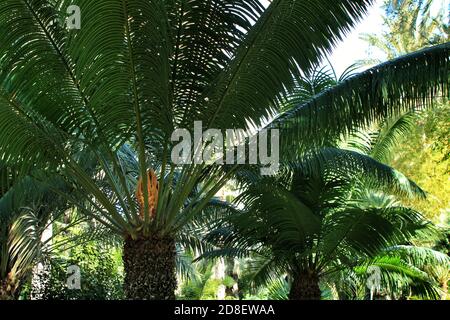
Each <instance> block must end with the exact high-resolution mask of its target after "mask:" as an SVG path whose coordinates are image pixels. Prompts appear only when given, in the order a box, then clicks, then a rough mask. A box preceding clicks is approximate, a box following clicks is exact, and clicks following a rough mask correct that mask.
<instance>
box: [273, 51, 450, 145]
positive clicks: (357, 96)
mask: <svg viewBox="0 0 450 320" xmlns="http://www.w3.org/2000/svg"><path fill="white" fill-rule="evenodd" d="M449 51H450V44H449V43H446V44H443V45H438V46H435V47H432V48H428V49H424V50H421V51H418V52H415V53H412V54H409V55H405V56H403V57H400V58H397V59H395V60H392V61H389V62H385V63H383V64H381V65H378V66H376V67H374V68H371V69H369V70H366V71H364V72H362V73H360V74H358V75H355V76H353V77H351V78H349V79H347V80H345V81H343V82H341V83H340V84H338V85H337V86H335V87H333V88H331V89H329V90H327V91H325V92H322V93H320V94H318V95H317V96H315V97H314V98H312V99H311V100H310V101H308V102H307V103H304V104H301V105H298V106H297V107H295V108H293V109H291V110H290V111H288V112H285V113H283V114H281V115H280V116H279V117H277V118H276V119H275V120H274V121H273V122H271V123H270V124H269V126H268V127H270V128H279V129H280V130H281V132H280V137H281V146H282V150H286V152H287V151H288V150H292V146H293V145H296V146H299V148H300V149H301V150H308V149H311V148H312V147H314V146H321V145H323V144H324V143H325V142H327V141H336V140H337V139H338V138H339V135H341V134H349V133H351V132H352V131H353V130H354V128H355V127H367V126H369V125H370V124H371V123H373V122H374V121H376V120H381V119H384V118H386V117H389V116H392V115H395V114H398V113H399V112H404V111H409V110H412V109H415V108H416V107H417V106H421V107H423V108H425V107H429V106H431V105H433V101H434V100H433V99H434V98H436V97H447V96H448V94H449V92H450V91H449V82H448V78H449V72H448V70H449V61H450V59H449Z"/></svg>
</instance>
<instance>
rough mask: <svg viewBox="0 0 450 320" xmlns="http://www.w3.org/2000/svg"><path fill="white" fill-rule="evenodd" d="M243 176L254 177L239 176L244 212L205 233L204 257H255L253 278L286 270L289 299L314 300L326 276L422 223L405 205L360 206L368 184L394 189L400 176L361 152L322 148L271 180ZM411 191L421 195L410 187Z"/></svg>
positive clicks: (369, 255) (369, 256)
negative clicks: (208, 244)
mask: <svg viewBox="0 0 450 320" xmlns="http://www.w3.org/2000/svg"><path fill="white" fill-rule="evenodd" d="M244 176H245V177H250V176H251V177H253V179H248V178H247V181H246V182H244V179H243V183H245V184H246V189H245V191H244V192H243V193H242V194H241V195H240V196H239V197H238V198H237V204H239V205H242V206H243V207H244V208H245V209H244V210H243V211H242V212H239V213H236V214H233V215H231V216H229V217H227V218H226V219H224V220H223V226H222V227H221V228H217V229H216V230H213V231H212V232H211V233H210V234H209V235H208V237H207V238H206V240H207V241H210V242H211V243H213V244H215V245H216V246H218V247H220V248H221V249H217V250H214V251H210V252H207V253H205V254H204V255H203V257H204V258H208V257H209V258H211V257H217V256H224V255H225V256H228V255H230V256H235V255H237V256H248V255H250V254H252V255H256V256H257V259H256V262H257V263H256V265H255V267H254V268H255V269H254V270H255V273H254V276H253V277H254V280H255V282H257V283H266V282H267V281H268V280H271V279H277V278H280V277H282V276H283V275H286V274H287V275H288V277H289V279H290V284H291V286H290V293H289V298H290V299H299V300H303V299H320V297H321V290H320V287H319V284H320V282H321V281H324V280H325V279H326V278H328V277H329V276H330V275H332V274H336V273H338V272H340V271H343V270H347V271H348V270H352V269H353V268H354V267H355V266H357V265H360V264H362V261H367V260H369V259H374V258H375V257H377V256H378V255H380V254H381V252H383V250H384V249H385V248H387V247H391V246H395V245H399V244H403V243H407V242H408V241H409V239H410V238H411V237H412V236H413V235H415V234H416V232H417V231H419V230H426V229H427V228H428V227H427V223H426V221H425V220H424V219H423V218H422V216H421V215H420V214H419V213H418V212H416V211H414V210H413V209H411V208H406V207H403V206H401V205H398V204H396V205H392V206H388V207H382V208H380V207H377V206H365V205H363V204H362V203H361V201H360V200H359V199H361V198H362V193H363V192H364V190H366V189H367V186H369V187H370V188H371V189H373V188H376V186H378V190H380V188H381V187H382V188H383V189H385V190H389V189H390V190H391V192H392V191H393V192H395V193H397V192H398V191H395V190H399V189H398V186H399V184H402V181H403V180H402V179H401V180H397V176H396V173H395V171H392V169H390V168H389V167H386V166H384V165H382V164H381V163H379V162H376V161H375V160H372V159H371V158H369V157H366V156H363V155H361V154H357V153H353V152H349V151H344V150H337V149H326V150H323V151H322V152H320V153H318V154H314V155H313V156H311V157H309V158H306V159H304V160H303V161H302V162H301V163H297V164H291V165H290V166H288V167H287V168H286V169H285V170H284V172H283V173H280V174H279V175H278V176H276V177H259V178H258V179H255V178H254V177H255V175H249V174H247V175H244V174H242V177H244ZM364 181H369V182H370V183H369V184H368V185H366V184H365V183H364ZM383 186H384V187H383ZM410 187H411V185H410V186H409V187H408V189H410ZM386 188H387V189H386ZM410 190H411V191H412V192H415V193H416V195H420V190H417V189H416V188H415V187H414V186H413V188H412V189H410Z"/></svg>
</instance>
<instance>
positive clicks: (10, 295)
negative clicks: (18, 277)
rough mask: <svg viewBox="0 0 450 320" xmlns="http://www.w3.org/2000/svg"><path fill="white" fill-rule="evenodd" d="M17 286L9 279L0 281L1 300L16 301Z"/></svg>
mask: <svg viewBox="0 0 450 320" xmlns="http://www.w3.org/2000/svg"><path fill="white" fill-rule="evenodd" d="M16 293H17V286H16V285H15V284H14V283H13V282H12V281H11V280H10V279H9V278H7V279H6V280H0V300H16V299H17V296H16Z"/></svg>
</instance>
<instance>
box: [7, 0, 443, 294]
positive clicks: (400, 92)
mask: <svg viewBox="0 0 450 320" xmlns="http://www.w3.org/2000/svg"><path fill="white" fill-rule="evenodd" d="M371 3H372V1H371V0H366V1H360V0H339V1H332V2H330V1H328V0H320V1H317V0H308V1H306V2H305V1H292V0H276V1H272V2H271V3H270V5H269V6H268V7H267V8H265V7H263V6H262V5H261V3H260V1H257V0H244V1H242V0H239V1H238V0H225V1H223V0H220V1H219V0H210V1H203V0H170V1H162V0H158V1H146V2H144V1H138V0H122V1H107V0H98V1H91V0H80V1H78V2H77V4H78V6H79V7H80V9H81V12H82V16H81V17H82V24H81V29H80V30H69V29H67V28H65V19H66V15H65V12H66V8H67V7H68V5H69V4H71V1H69V0H4V1H1V3H0V30H3V31H1V32H0V42H1V43H2V46H1V48H0V66H1V71H0V132H1V133H0V145H1V147H2V150H3V153H2V155H1V157H2V159H3V160H4V161H6V162H8V163H20V164H23V165H24V166H38V167H41V168H45V169H46V170H47V171H49V172H57V173H58V174H59V175H60V176H61V177H63V178H64V179H65V181H66V183H68V184H69V185H71V186H72V187H73V188H74V189H75V191H74V192H75V194H77V197H72V196H68V197H67V198H68V199H67V200H68V201H70V202H71V203H72V204H73V205H76V206H77V207H78V208H79V210H80V211H81V212H83V213H84V214H86V215H88V216H89V217H95V218H96V219H97V220H98V221H99V223H101V224H103V225H104V226H105V227H107V228H109V229H110V230H112V231H114V232H115V233H117V234H119V235H121V236H123V238H124V239H125V245H124V263H125V273H126V280H125V292H126V294H127V297H128V298H135V299H173V298H174V291H175V287H176V277H175V260H176V244H175V242H176V241H175V239H176V238H177V235H178V234H179V232H180V230H182V229H183V228H184V227H185V226H186V225H187V224H188V223H189V221H190V220H191V219H192V218H194V217H195V216H197V215H199V214H200V213H201V212H202V211H203V208H204V207H205V206H206V205H207V203H208V202H209V201H210V199H211V198H212V197H213V196H214V195H215V194H216V192H217V191H218V190H219V189H220V188H221V187H222V186H223V185H224V184H225V183H226V181H227V180H228V178H229V177H230V176H231V175H232V170H231V171H230V170H224V167H222V166H214V165H213V166H211V165H209V166H208V165H206V164H197V163H192V164H189V165H185V166H178V165H176V164H174V163H172V162H171V161H170V155H171V150H172V147H173V145H174V143H173V142H172V141H171V135H172V133H173V132H174V130H175V129H177V128H186V129H188V130H189V131H191V132H192V131H193V127H194V125H193V123H194V121H202V122H203V124H204V127H205V128H217V129H221V130H224V129H237V128H248V127H260V126H261V124H262V123H264V120H265V119H267V118H268V117H272V116H273V115H274V114H277V110H280V104H281V101H282V98H283V96H284V95H285V94H286V93H288V92H290V91H291V90H292V88H293V87H294V86H295V78H296V77H298V76H299V75H300V74H301V73H302V72H307V71H308V70H310V69H311V68H312V67H313V66H314V65H315V64H317V63H319V62H320V60H321V59H322V58H323V57H324V56H325V54H326V53H328V52H329V51H331V49H332V47H333V46H334V45H335V44H336V43H337V41H339V40H340V39H342V37H343V35H344V34H345V33H346V32H347V31H348V30H349V29H350V28H351V27H352V26H354V24H355V23H356V22H357V21H358V20H359V19H361V18H362V17H363V16H364V14H365V13H366V12H367V9H368V8H369V6H370V4H371ZM448 49H449V45H442V46H440V47H435V48H431V49H428V50H427V51H423V52H420V53H417V54H415V55H411V56H406V57H403V58H400V59H398V60H395V61H393V62H390V63H388V64H384V65H381V66H379V67H377V68H375V69H372V70H370V71H368V72H366V73H364V74H361V75H359V76H356V77H353V78H352V79H349V80H348V82H346V83H345V84H344V85H342V86H338V87H336V88H335V89H333V90H332V91H329V92H328V93H326V94H323V95H321V96H318V97H315V98H314V99H312V100H311V101H310V102H309V103H307V104H304V105H301V106H298V108H296V109H293V110H291V111H290V112H289V113H288V114H284V115H282V116H280V117H277V120H276V121H275V122H274V123H273V126H275V127H279V128H281V129H286V130H284V131H283V132H284V134H285V137H283V140H284V142H283V143H282V144H283V146H285V145H286V144H288V145H290V144H291V143H292V141H295V144H296V145H299V146H301V147H302V148H303V150H305V149H306V150H307V149H309V148H310V147H313V146H316V145H318V144H321V143H322V142H323V141H324V139H325V140H326V139H328V138H329V136H331V135H332V136H335V135H340V134H341V133H343V132H345V131H348V130H350V129H351V128H352V127H354V126H355V125H358V124H362V123H365V122H369V121H372V120H374V119H378V118H382V117H384V116H385V115H386V114H387V113H390V112H392V111H395V110H403V109H405V108H408V107H409V106H410V104H411V103H413V102H414V101H417V99H421V100H422V99H424V100H425V102H426V103H427V101H428V99H427V98H428V97H430V96H435V95H446V94H447V93H448V62H449V59H448ZM393 70H395V72H393ZM294 137H295V139H294ZM125 144H128V145H130V146H131V149H132V150H133V152H135V153H136V154H137V161H138V164H139V172H138V174H137V175H135V174H134V173H130V172H127V171H126V170H125V169H124V163H123V161H121V160H120V159H119V158H118V155H117V151H118V150H119V149H120V148H121V147H123V146H124V145H125ZM79 151H83V152H89V153H91V154H92V155H94V157H95V159H96V162H97V163H98V170H97V172H96V174H91V172H86V170H85V169H84V168H83V167H82V166H81V165H80V164H79V163H78V159H77V156H76V155H78V154H79ZM175 176H176V177H177V179H176V181H175V179H174V177H175ZM156 180H157V181H156ZM139 181H141V183H139ZM156 182H157V183H156ZM138 186H139V188H138ZM199 186H200V192H198V193H197V196H196V197H195V198H194V199H191V200H192V201H190V202H189V203H190V204H189V205H185V204H186V202H187V199H188V198H189V196H190V195H191V194H192V192H191V191H192V190H193V189H194V188H196V187H199ZM136 189H138V190H136ZM136 191H138V192H137V194H138V195H140V196H139V197H136V196H135V193H136ZM137 198H139V201H138V199H137Z"/></svg>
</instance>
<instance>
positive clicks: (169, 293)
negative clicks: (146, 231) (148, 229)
mask: <svg viewBox="0 0 450 320" xmlns="http://www.w3.org/2000/svg"><path fill="white" fill-rule="evenodd" d="M175 257H176V251H175V241H174V240H173V239H157V238H147V239H138V240H132V239H130V238H128V239H126V240H125V246H124V250H123V261H124V268H125V288H124V289H125V295H126V298H127V299H130V300H175V290H176V287H177V280H176V275H175Z"/></svg>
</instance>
